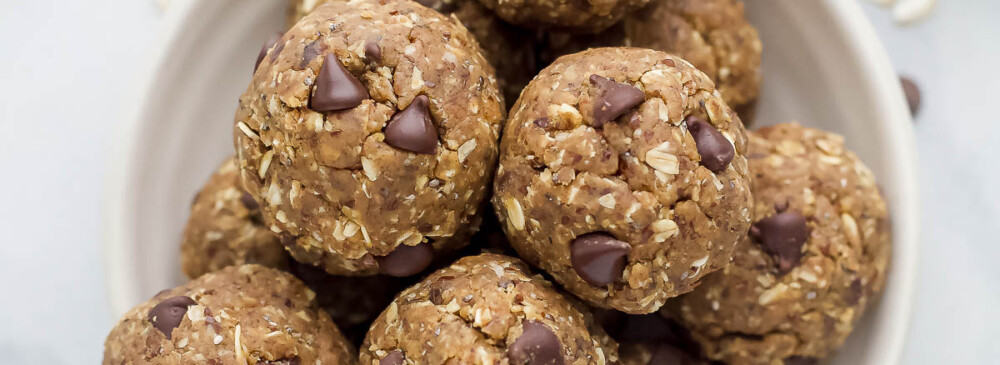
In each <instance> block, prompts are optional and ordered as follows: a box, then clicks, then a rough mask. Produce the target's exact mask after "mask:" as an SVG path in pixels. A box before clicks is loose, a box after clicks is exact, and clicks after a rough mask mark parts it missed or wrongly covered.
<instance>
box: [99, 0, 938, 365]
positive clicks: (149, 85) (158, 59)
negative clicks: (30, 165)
mask: <svg viewBox="0 0 1000 365" xmlns="http://www.w3.org/2000/svg"><path fill="white" fill-rule="evenodd" d="M211 3H213V2H211V1H208V2H206V1H194V0H177V1H174V2H173V3H172V4H171V7H170V8H169V9H168V10H167V11H166V13H165V16H164V19H163V28H162V30H163V33H162V35H161V38H160V46H159V47H155V48H154V50H153V51H152V52H150V53H149V54H148V58H146V59H145V61H146V62H144V63H143V66H144V67H143V68H141V69H142V70H143V71H145V72H143V73H141V74H140V75H144V76H143V77H140V78H139V80H138V82H136V83H133V84H132V87H133V89H132V91H133V92H131V93H130V94H129V95H132V97H133V98H134V99H132V100H131V101H132V102H131V103H127V104H126V105H131V108H132V110H129V111H128V112H127V114H126V115H128V116H129V118H128V119H126V120H124V121H123V122H122V123H119V126H118V127H119V128H117V129H116V130H115V137H116V138H115V140H116V141H120V142H119V143H116V144H114V145H113V146H112V147H111V149H112V153H111V155H110V157H109V159H110V166H109V172H108V174H107V175H106V183H105V187H106V190H105V192H104V197H105V202H106V203H105V205H104V209H103V213H104V220H103V224H104V244H103V250H104V255H103V258H104V268H105V282H106V283H107V294H108V299H109V302H110V305H111V311H112V315H113V316H114V318H112V320H113V321H116V320H117V316H119V315H120V314H121V313H125V312H126V311H127V310H128V309H129V308H131V307H132V306H133V305H135V304H136V303H132V302H131V298H135V297H136V296H137V295H138V294H139V293H137V288H136V287H135V285H134V280H133V279H132V277H131V276H130V275H131V274H130V273H131V269H130V267H131V265H132V258H134V257H135V254H136V249H135V245H133V244H132V240H133V237H135V235H134V233H135V232H134V231H135V220H136V218H135V216H134V215H133V214H130V208H132V207H134V206H135V204H136V199H135V195H134V194H133V191H132V190H134V183H135V182H136V180H137V176H138V171H140V170H141V169H142V168H143V165H142V164H141V161H140V160H139V159H138V158H137V157H136V156H137V155H135V154H134V152H136V151H137V150H138V148H139V141H140V139H141V136H142V135H143V131H144V130H145V129H146V128H148V126H147V125H146V124H145V123H143V122H142V121H143V120H144V119H145V118H143V116H144V115H145V114H147V113H148V111H149V110H150V108H151V106H152V104H153V103H154V102H155V98H153V96H154V95H155V93H156V91H157V90H158V86H159V85H161V84H163V83H165V82H168V81H169V79H168V78H167V77H166V76H163V75H164V74H163V73H162V72H160V71H163V70H165V69H166V67H167V65H168V62H169V59H168V58H166V57H164V56H165V55H166V54H167V53H168V52H171V51H173V50H174V49H176V48H177V47H178V43H179V42H180V41H181V38H182V37H183V35H184V33H185V30H186V29H189V28H191V27H189V26H188V25H189V24H190V23H193V22H197V21H198V17H199V14H200V13H202V11H201V10H202V9H204V8H206V7H208V6H211ZM820 5H821V6H824V7H825V8H826V10H827V12H828V13H829V14H831V21H832V22H833V24H835V25H836V26H837V27H839V28H840V30H841V34H843V35H844V37H845V39H846V40H847V47H848V48H850V49H853V50H854V51H855V52H856V54H858V55H860V56H862V57H858V59H857V62H859V64H860V65H861V68H860V70H861V71H862V72H864V73H865V74H864V76H865V77H866V80H868V84H869V85H868V86H870V87H872V88H873V90H874V95H876V97H877V98H879V100H877V101H876V102H877V103H876V105H884V106H885V107H883V108H880V109H879V112H880V115H879V116H880V118H881V120H882V124H881V127H882V128H884V129H885V131H886V135H887V136H890V137H891V138H888V139H886V140H885V141H884V142H885V144H884V146H883V148H884V149H885V150H887V153H888V154H890V155H892V156H893V157H894V158H897V163H896V164H894V165H891V166H888V167H887V169H888V170H889V171H890V172H891V174H890V175H893V176H895V177H897V179H898V180H899V181H898V183H897V184H896V185H895V186H893V188H894V189H896V191H895V193H896V196H897V200H898V201H894V202H893V203H894V204H893V206H894V207H895V208H896V209H895V210H893V212H892V214H893V221H894V223H895V224H896V225H898V228H897V229H894V236H893V246H894V249H893V255H894V257H893V262H892V265H893V267H892V269H891V270H892V273H893V277H891V278H890V280H889V285H887V287H886V290H885V293H883V295H882V300H883V301H885V300H892V301H893V302H892V303H883V305H887V306H889V307H891V308H892V310H889V311H883V312H882V313H880V316H879V317H878V318H877V321H878V322H880V323H879V324H880V326H882V327H884V328H885V329H884V330H883V331H882V332H883V333H885V334H886V335H884V336H879V337H877V338H874V339H873V340H875V341H877V343H875V344H873V347H874V348H879V349H883V351H880V353H879V354H875V356H876V357H877V359H878V361H877V362H876V363H879V364H897V363H898V361H899V358H900V356H901V354H902V350H903V346H904V343H905V339H906V333H907V329H908V327H909V322H910V317H911V311H912V304H913V298H914V296H913V294H914V290H915V283H916V279H917V261H918V256H919V252H918V250H919V234H918V231H919V205H920V204H919V199H918V183H917V175H916V166H917V153H916V148H915V143H914V132H913V122H912V119H911V116H910V113H909V109H907V106H906V101H905V99H904V98H903V94H902V91H901V88H900V86H899V81H898V79H897V74H896V71H895V69H894V68H893V66H892V64H891V63H890V61H889V57H888V54H887V53H886V51H885V49H884V48H883V46H882V44H881V42H880V40H879V38H878V36H877V35H876V33H875V30H874V28H873V27H872V25H871V23H870V22H869V21H868V18H867V16H866V15H865V13H864V11H863V10H862V9H861V6H860V5H859V4H857V2H855V1H843V0H822V1H820ZM899 247H905V249H903V250H900V249H898V248H899ZM868 320H875V318H868Z"/></svg>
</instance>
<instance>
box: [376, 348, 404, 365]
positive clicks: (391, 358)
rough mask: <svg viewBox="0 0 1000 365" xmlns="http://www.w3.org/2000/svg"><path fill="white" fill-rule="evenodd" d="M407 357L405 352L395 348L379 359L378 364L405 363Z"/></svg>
mask: <svg viewBox="0 0 1000 365" xmlns="http://www.w3.org/2000/svg"><path fill="white" fill-rule="evenodd" d="M405 359H406V357H404V356H403V352H402V351H399V350H393V351H391V352H389V354H388V355H385V357H383V358H382V360H379V361H378V365H403V360H405Z"/></svg>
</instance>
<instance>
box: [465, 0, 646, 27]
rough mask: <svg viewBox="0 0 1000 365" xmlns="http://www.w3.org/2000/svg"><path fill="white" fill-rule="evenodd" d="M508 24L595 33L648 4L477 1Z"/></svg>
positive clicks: (632, 0)
mask: <svg viewBox="0 0 1000 365" xmlns="http://www.w3.org/2000/svg"><path fill="white" fill-rule="evenodd" d="M480 2H481V3H483V5H486V7H488V8H490V9H493V11H494V12H496V13H497V15H498V16H500V18H503V19H504V20H506V21H508V22H510V23H511V24H515V25H519V26H523V27H528V28H540V29H550V28H551V29H562V30H566V31H574V32H579V33H599V32H601V31H603V30H605V29H607V28H608V27H610V26H611V25H613V24H615V23H617V22H618V21H619V20H621V19H622V17H623V16H625V14H626V13H628V12H630V11H632V10H635V9H638V8H640V7H642V6H643V5H646V3H647V2H649V0H582V1H581V0H480Z"/></svg>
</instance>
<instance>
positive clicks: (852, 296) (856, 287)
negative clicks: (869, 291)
mask: <svg viewBox="0 0 1000 365" xmlns="http://www.w3.org/2000/svg"><path fill="white" fill-rule="evenodd" d="M863 295H864V287H862V286H861V279H854V281H851V285H850V286H848V287H847V295H846V297H845V298H844V300H845V301H846V302H847V304H849V305H858V302H860V301H861V297H862V296H863Z"/></svg>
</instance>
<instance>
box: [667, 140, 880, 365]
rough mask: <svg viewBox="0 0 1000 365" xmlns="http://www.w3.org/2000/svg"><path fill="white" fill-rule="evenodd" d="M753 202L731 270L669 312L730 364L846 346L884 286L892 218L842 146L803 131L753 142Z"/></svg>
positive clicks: (804, 358)
mask: <svg viewBox="0 0 1000 365" xmlns="http://www.w3.org/2000/svg"><path fill="white" fill-rule="evenodd" d="M749 156H750V171H751V172H752V173H753V185H752V189H753V194H754V198H755V203H754V208H753V216H754V219H755V223H754V224H753V226H752V228H751V230H750V234H749V235H747V236H746V237H745V238H744V239H743V240H741V241H740V244H739V246H738V247H737V249H736V253H735V254H734V259H733V263H732V264H731V265H729V266H728V267H727V268H726V269H723V270H722V271H720V272H718V273H716V274H713V275H710V276H708V277H707V278H706V279H705V281H704V283H702V285H701V286H700V287H698V289H696V290H695V291H694V292H692V293H690V294H687V295H685V296H682V297H680V298H679V299H678V300H676V301H671V302H670V304H669V305H668V306H667V307H665V312H666V313H668V314H670V315H672V316H674V317H676V318H677V319H679V320H680V321H681V322H682V323H683V324H684V325H685V326H686V327H688V328H689V329H690V330H691V332H692V335H693V337H694V338H695V339H696V340H697V341H698V342H699V343H700V344H701V346H702V348H703V350H704V351H705V354H706V355H707V356H708V357H709V358H711V359H713V360H719V361H723V362H725V363H727V364H735V365H741V364H761V365H764V364H766V365H780V364H788V365H790V364H807V363H816V360H817V359H819V358H823V357H825V356H827V355H829V354H830V353H831V352H832V351H834V350H835V349H836V348H837V347H839V346H840V345H841V344H843V342H844V340H845V339H846V338H847V335H848V334H850V333H851V331H852V330H853V329H854V325H855V323H856V322H857V320H858V318H859V317H861V315H862V313H864V311H865V308H866V307H867V306H868V305H869V304H870V303H871V302H872V301H873V300H875V299H876V298H877V296H878V294H879V293H880V292H881V291H882V287H883V286H884V284H885V274H886V269H887V266H888V263H889V257H890V242H891V241H890V234H889V215H888V212H887V210H886V204H885V202H884V201H883V199H882V196H881V194H880V193H879V191H878V188H877V185H876V183H875V177H874V176H873V175H872V173H871V171H869V170H868V168H867V167H866V166H865V165H864V164H863V163H862V162H861V161H860V160H858V158H857V157H856V156H855V155H854V154H853V153H852V152H850V151H849V150H847V148H846V147H844V141H843V138H842V137H840V136H838V135H835V134H832V133H827V132H823V131H820V130H816V129H811V128H805V127H802V126H799V125H798V124H781V125H777V126H773V127H767V128H764V129H761V130H760V131H759V132H758V133H751V135H750V155H749Z"/></svg>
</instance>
